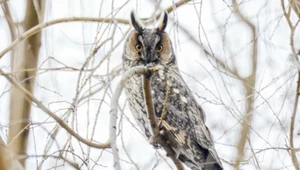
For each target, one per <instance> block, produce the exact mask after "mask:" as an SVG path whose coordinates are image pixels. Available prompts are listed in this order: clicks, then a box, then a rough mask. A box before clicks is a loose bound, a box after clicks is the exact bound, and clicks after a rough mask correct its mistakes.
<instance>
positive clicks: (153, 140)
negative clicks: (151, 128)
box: [149, 136, 160, 149]
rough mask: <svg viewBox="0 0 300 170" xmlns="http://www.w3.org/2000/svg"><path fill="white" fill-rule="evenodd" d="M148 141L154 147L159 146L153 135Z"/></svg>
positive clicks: (157, 147)
mask: <svg viewBox="0 0 300 170" xmlns="http://www.w3.org/2000/svg"><path fill="white" fill-rule="evenodd" d="M149 143H150V144H151V145H152V146H153V147H154V149H159V148H160V146H159V144H158V142H157V141H156V137H154V136H150V138H149Z"/></svg>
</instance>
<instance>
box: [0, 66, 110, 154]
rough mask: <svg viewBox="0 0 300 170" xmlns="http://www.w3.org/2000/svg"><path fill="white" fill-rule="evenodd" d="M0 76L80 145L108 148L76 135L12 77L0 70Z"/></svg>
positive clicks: (107, 145) (106, 144) (104, 144)
mask: <svg viewBox="0 0 300 170" xmlns="http://www.w3.org/2000/svg"><path fill="white" fill-rule="evenodd" d="M0 75H3V76H4V77H5V78H6V79H7V80H8V81H9V82H10V83H11V84H12V85H13V86H15V87H16V88H18V89H19V90H20V91H21V92H22V93H24V94H25V95H26V96H27V97H28V98H29V99H30V100H31V101H33V102H34V103H35V104H36V105H37V106H38V107H39V108H40V109H42V110H43V111H44V112H46V113H47V114H48V115H49V116H51V117H52V118H53V119H54V120H55V121H56V122H57V123H58V124H59V125H60V126H61V127H63V128H64V129H65V130H66V131H67V132H69V133H70V134H71V135H72V136H74V137H75V138H76V139H78V140H79V141H81V142H82V143H84V144H86V145H88V146H90V147H94V148H100V149H104V148H109V147H110V144H109V142H107V143H103V144H98V143H93V142H91V141H89V140H86V139H85V138H83V137H81V136H80V135H78V134H77V133H76V132H75V131H74V130H73V129H72V128H70V127H69V126H68V124H66V123H65V122H64V121H63V120H62V119H61V118H60V117H58V116H57V115H56V114H54V113H53V112H52V111H50V110H49V109H48V108H47V107H46V106H44V105H43V104H42V103H41V102H40V101H39V100H38V99H37V98H35V97H34V96H33V95H32V94H31V93H30V92H29V91H28V90H26V89H25V88H24V87H23V86H22V85H21V84H20V83H19V82H17V81H16V80H14V79H13V78H12V77H10V76H9V75H8V74H6V73H5V72H3V71H2V70H1V69H0Z"/></svg>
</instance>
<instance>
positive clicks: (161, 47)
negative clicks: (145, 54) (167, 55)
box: [155, 44, 164, 52]
mask: <svg viewBox="0 0 300 170" xmlns="http://www.w3.org/2000/svg"><path fill="white" fill-rule="evenodd" d="M163 49H164V47H163V46H162V45H161V44H159V45H157V46H156V47H155V50H156V51H158V52H162V51H163Z"/></svg>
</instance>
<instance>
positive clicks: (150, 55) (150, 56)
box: [142, 50, 158, 64]
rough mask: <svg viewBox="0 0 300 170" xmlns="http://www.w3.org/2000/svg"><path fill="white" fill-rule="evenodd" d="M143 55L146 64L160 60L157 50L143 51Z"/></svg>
mask: <svg viewBox="0 0 300 170" xmlns="http://www.w3.org/2000/svg"><path fill="white" fill-rule="evenodd" d="M142 55H143V57H142V59H143V60H144V62H145V63H146V64H149V63H152V62H156V61H157V60H158V58H157V54H156V52H153V51H152V50H151V51H146V50H145V51H144V52H143V53H142Z"/></svg>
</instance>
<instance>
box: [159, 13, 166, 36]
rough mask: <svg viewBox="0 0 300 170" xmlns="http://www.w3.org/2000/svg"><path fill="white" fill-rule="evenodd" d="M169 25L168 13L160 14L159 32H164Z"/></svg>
mask: <svg viewBox="0 0 300 170" xmlns="http://www.w3.org/2000/svg"><path fill="white" fill-rule="evenodd" d="M167 24H168V13H167V12H166V11H164V12H162V13H161V14H160V19H159V23H158V27H157V30H158V31H161V32H163V31H164V30H165V29H166V27H167Z"/></svg>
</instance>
